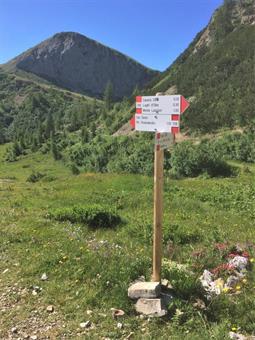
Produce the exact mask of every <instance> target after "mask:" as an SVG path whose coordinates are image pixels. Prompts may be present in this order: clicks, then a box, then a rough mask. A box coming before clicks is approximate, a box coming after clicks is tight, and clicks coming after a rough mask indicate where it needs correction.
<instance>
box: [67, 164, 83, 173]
mask: <svg viewBox="0 0 255 340" xmlns="http://www.w3.org/2000/svg"><path fill="white" fill-rule="evenodd" d="M69 168H70V170H71V171H72V174H73V175H79V174H80V170H79V168H78V167H77V166H76V165H75V164H74V163H71V164H70V165H69Z"/></svg>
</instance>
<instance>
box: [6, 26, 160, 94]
mask: <svg viewBox="0 0 255 340" xmlns="http://www.w3.org/2000/svg"><path fill="white" fill-rule="evenodd" d="M2 67H3V68H4V69H5V70H7V71H14V72H15V71H16V70H23V71H25V72H29V73H32V74H35V75H36V76H39V77H41V78H43V79H45V80H47V81H50V82H52V83H54V84H56V85H58V86H60V87H63V88H66V89H68V90H71V91H73V92H78V93H82V94H87V95H90V96H96V97H100V96H102V95H103V93H104V90H105V88H106V86H107V84H108V83H109V82H110V83H112V86H113V90H114V95H115V97H116V98H121V97H123V96H128V95H130V94H131V93H132V91H133V90H134V88H135V87H136V86H138V87H140V88H141V87H143V86H144V85H145V84H146V83H148V82H149V81H150V80H151V79H152V78H153V77H154V76H155V75H157V74H158V73H159V71H155V70H151V69H149V68H147V67H145V66H144V65H142V64H141V63H139V62H138V61H136V60H134V59H132V58H131V57H128V56H126V55H125V54H123V53H121V52H119V51H117V50H115V49H113V48H110V47H107V46H105V45H103V44H101V43H99V42H98V41H96V40H93V39H90V38H88V37H86V36H84V35H82V34H80V33H76V32H60V33H56V34H54V35H53V36H52V37H50V38H48V39H46V40H44V41H42V42H41V43H39V44H38V45H36V46H34V47H32V48H30V49H28V50H27V51H25V52H23V53H21V54H20V55H18V56H17V57H15V58H13V59H11V60H10V61H9V62H7V63H6V64H4V65H2Z"/></svg>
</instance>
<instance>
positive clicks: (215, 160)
mask: <svg viewBox="0 0 255 340" xmlns="http://www.w3.org/2000/svg"><path fill="white" fill-rule="evenodd" d="M171 167H172V169H171V174H172V175H174V176H176V177H197V176H199V175H202V174H206V175H208V176H209V177H220V176H222V177H229V176H232V175H234V174H235V171H234V168H233V167H231V166H230V165H229V164H228V163H226V162H225V161H224V160H223V159H222V158H221V156H220V155H218V153H217V152H216V151H215V150H214V149H213V148H212V147H211V146H210V144H209V143H208V142H202V143H201V144H199V145H194V144H192V143H190V142H184V143H181V144H177V145H176V147H175V148H174V151H173V153H172V156H171Z"/></svg>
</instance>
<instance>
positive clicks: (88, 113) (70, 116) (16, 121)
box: [0, 69, 101, 146]
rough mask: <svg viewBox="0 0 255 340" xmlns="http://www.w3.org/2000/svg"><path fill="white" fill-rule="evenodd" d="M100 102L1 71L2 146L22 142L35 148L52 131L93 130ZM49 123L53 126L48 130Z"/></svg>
mask: <svg viewBox="0 0 255 340" xmlns="http://www.w3.org/2000/svg"><path fill="white" fill-rule="evenodd" d="M100 103H101V102H100V101H98V100H96V99H92V98H89V97H85V96H82V95H77V94H74V93H72V92H68V91H63V90H61V89H58V88H56V87H53V86H50V85H48V84H43V83H40V82H39V81H35V80H34V79H33V80H31V79H27V78H26V77H25V74H23V77H22V76H20V75H19V76H16V75H14V74H11V73H6V72H5V71H3V70H1V69H0V143H3V142H5V141H9V140H12V141H14V140H18V141H20V142H22V143H23V144H24V145H27V146H31V145H32V144H33V141H34V142H35V143H36V144H40V143H42V142H43V141H44V140H47V139H48V138H49V134H50V132H62V133H63V132H64V130H65V129H66V131H67V132H68V130H69V131H73V130H76V129H77V126H79V128H81V127H82V126H84V125H86V126H88V127H89V126H90V125H91V124H92V123H94V124H95V122H96V120H97V119H98V113H99V111H100V106H101V105H100ZM88 118H89V120H88ZM49 120H52V121H53V126H52V125H51V126H48V127H47V124H48V123H49ZM47 122H48V123H47ZM47 129H48V131H47Z"/></svg>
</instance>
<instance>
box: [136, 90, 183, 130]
mask: <svg viewBox="0 0 255 340" xmlns="http://www.w3.org/2000/svg"><path fill="white" fill-rule="evenodd" d="M188 107H189V102H188V101H187V100H186V99H185V98H184V97H183V96H182V95H172V96H137V97H136V114H135V116H134V117H133V118H132V119H131V121H130V124H131V126H132V128H134V129H135V130H137V131H151V132H168V133H172V134H175V133H178V132H180V115H181V114H182V113H183V112H184V111H185V110H186V109H187V108H188Z"/></svg>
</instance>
